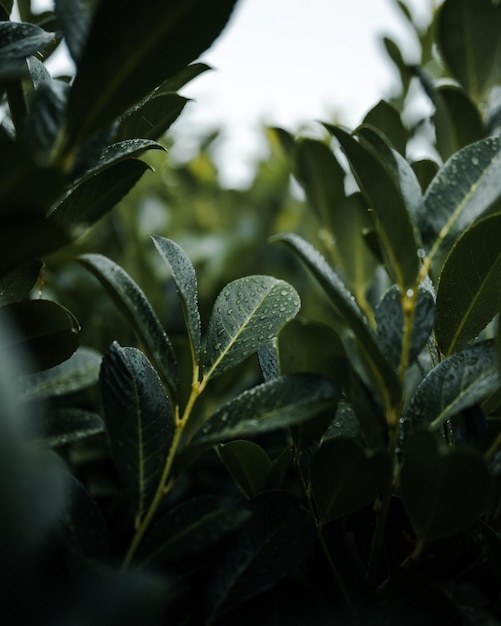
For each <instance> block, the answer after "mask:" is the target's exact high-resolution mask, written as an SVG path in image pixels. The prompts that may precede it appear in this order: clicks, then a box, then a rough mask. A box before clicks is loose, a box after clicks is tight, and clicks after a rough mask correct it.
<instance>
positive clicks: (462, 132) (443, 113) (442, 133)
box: [433, 85, 486, 161]
mask: <svg viewBox="0 0 501 626" xmlns="http://www.w3.org/2000/svg"><path fill="white" fill-rule="evenodd" d="M434 102H435V114H434V116H433V117H434V123H435V134H436V140H437V148H438V151H439V153H440V156H441V157H442V159H443V160H444V161H445V160H447V159H448V158H449V157H451V156H452V155H453V154H454V153H456V152H458V151H459V150H461V148H464V147H465V146H467V145H468V144H470V143H475V141H479V140H480V139H483V138H484V137H485V134H486V133H485V129H484V125H483V122H482V118H481V117H480V113H479V111H478V109H477V107H476V106H475V105H474V104H473V102H472V101H471V100H470V99H469V98H468V95H467V94H466V93H465V92H464V91H463V90H462V89H460V88H459V87H456V86H455V85H444V86H442V87H438V88H437V89H436V90H435V98H434Z"/></svg>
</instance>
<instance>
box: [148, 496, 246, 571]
mask: <svg viewBox="0 0 501 626" xmlns="http://www.w3.org/2000/svg"><path fill="white" fill-rule="evenodd" d="M250 514H251V513H250V511H248V510H247V509H245V508H244V507H243V506H242V504H241V503H240V502H239V501H235V500H232V499H230V498H222V497H220V496H214V495H210V494H206V495H201V496H198V497H196V498H192V499H190V500H185V501H184V502H181V504H178V505H177V506H175V507H174V508H173V509H171V510H170V511H169V512H168V513H165V515H163V516H161V517H159V518H158V520H157V521H156V522H155V523H154V524H153V526H152V527H151V530H150V531H149V532H148V534H147V535H146V536H145V538H144V541H143V543H142V545H141V546H140V548H139V551H138V555H137V560H138V561H139V563H140V564H141V565H146V564H150V563H158V562H167V563H169V562H171V563H172V562H174V563H175V562H176V561H180V560H183V559H186V558H190V557H199V558H200V556H201V555H203V554H204V553H205V552H206V551H207V550H208V549H210V548H211V547H213V546H214V545H216V544H217V543H219V542H220V541H221V540H222V539H224V538H225V537H227V536H228V535H229V534H230V533H232V532H233V531H234V530H235V529H236V528H238V527H239V526H240V525H241V524H242V523H243V522H245V521H246V520H247V519H248V518H249V516H250Z"/></svg>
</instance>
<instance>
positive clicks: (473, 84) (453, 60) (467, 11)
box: [438, 0, 501, 103]
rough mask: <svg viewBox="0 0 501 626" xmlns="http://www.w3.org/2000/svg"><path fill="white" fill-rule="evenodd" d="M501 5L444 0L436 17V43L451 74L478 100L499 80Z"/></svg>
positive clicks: (477, 0) (487, 1) (478, 0)
mask: <svg viewBox="0 0 501 626" xmlns="http://www.w3.org/2000/svg"><path fill="white" fill-rule="evenodd" d="M500 29H501V7H500V6H499V4H497V3H496V2H492V0H446V1H445V2H444V4H443V6H442V7H441V11H440V18H439V21H438V43H439V45H440V49H441V52H442V54H443V55H444V58H445V61H446V63H447V65H448V66H449V68H450V69H451V71H452V72H453V74H454V77H455V78H457V79H458V81H459V82H460V83H461V84H462V85H463V87H464V88H465V89H466V91H467V92H468V93H469V94H470V96H471V97H472V99H473V100H474V101H475V102H477V103H480V102H482V100H483V99H484V98H485V95H486V91H487V90H488V89H489V88H490V87H491V85H493V84H494V83H496V82H498V81H499V78H500V76H501V74H500V69H499V68H500V62H501V47H500V46H499V31H500Z"/></svg>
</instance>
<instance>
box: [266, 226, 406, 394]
mask: <svg viewBox="0 0 501 626" xmlns="http://www.w3.org/2000/svg"><path fill="white" fill-rule="evenodd" d="M273 241H278V242H281V243H284V244H286V245H288V246H289V247H290V248H291V249H292V250H293V251H294V252H295V253H296V254H297V255H298V257H299V258H300V259H301V260H302V261H303V262H304V263H305V265H306V266H307V267H308V268H309V269H310V271H311V272H312V273H313V275H314V276H315V278H316V279H317V280H318V282H319V283H320V285H321V286H322V287H323V289H324V290H325V292H326V294H327V296H328V297H329V299H330V301H331V302H332V304H333V305H334V307H335V309H336V311H337V312H338V313H339V315H340V316H341V318H342V319H343V320H344V322H345V323H346V325H347V326H348V327H349V328H350V329H351V330H352V331H353V334H354V335H355V339H356V342H357V345H358V347H359V349H360V350H361V352H362V354H363V355H364V356H365V360H366V364H367V367H368V371H369V372H370V373H371V376H372V378H373V380H376V381H377V384H378V388H379V389H380V391H381V392H382V393H386V392H387V393H388V395H389V398H390V399H391V400H392V401H398V399H399V397H400V383H399V381H398V378H397V375H396V373H395V372H394V370H393V369H392V368H391V366H390V364H389V362H388V361H387V360H386V358H385V357H384V356H383V353H382V352H381V348H380V347H379V344H378V342H377V338H376V335H375V333H374V331H373V329H372V328H371V327H370V326H369V323H368V321H367V319H366V317H365V315H364V314H363V312H362V311H361V309H360V308H359V306H358V305H357V303H356V301H355V297H354V296H353V295H352V294H351V293H350V292H349V291H348V290H347V289H346V287H345V285H344V283H343V281H342V280H341V279H340V278H339V276H337V274H335V273H334V272H333V271H332V269H331V268H330V266H329V265H328V264H327V262H326V261H325V259H324V258H323V257H322V255H321V254H320V253H319V252H318V251H317V250H315V248H314V247H313V246H311V245H310V244H309V243H307V242H306V241H305V240H304V239H302V238H301V237H299V236H298V235H295V234H293V233H289V234H285V235H279V236H277V237H274V238H273Z"/></svg>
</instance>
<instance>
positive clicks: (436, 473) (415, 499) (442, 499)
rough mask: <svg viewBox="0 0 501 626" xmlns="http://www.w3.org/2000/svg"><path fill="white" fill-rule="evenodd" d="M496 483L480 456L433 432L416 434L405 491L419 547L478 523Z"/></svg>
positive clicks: (405, 471)
mask: <svg viewBox="0 0 501 626" xmlns="http://www.w3.org/2000/svg"><path fill="white" fill-rule="evenodd" d="M491 484H492V481H491V476H490V473H489V469H488V467H487V465H486V463H485V461H484V460H483V459H482V457H481V456H480V455H479V454H478V453H476V452H474V451H473V450H471V449H466V448H456V449H453V450H451V449H448V448H446V447H445V446H444V445H441V442H439V441H438V439H437V437H436V436H435V435H434V434H433V433H429V432H426V431H421V432H417V433H415V435H414V436H413V437H411V438H410V441H409V443H408V446H407V448H406V453H405V462H404V466H403V469H402V475H401V485H400V487H401V493H402V500H403V503H404V506H405V509H406V511H407V514H408V515H409V518H410V521H411V523H412V526H413V528H414V530H415V532H416V534H417V536H418V546H421V547H422V546H423V545H424V543H425V542H427V541H431V540H433V539H438V538H440V537H447V536H450V535H453V534H454V533H456V532H459V531H460V530H464V529H465V528H468V527H469V526H471V525H472V524H473V523H474V522H476V521H477V520H478V518H479V517H480V515H481V514H482V512H483V511H484V509H485V507H486V506H487V502H488V499H489V495H490V490H491Z"/></svg>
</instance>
